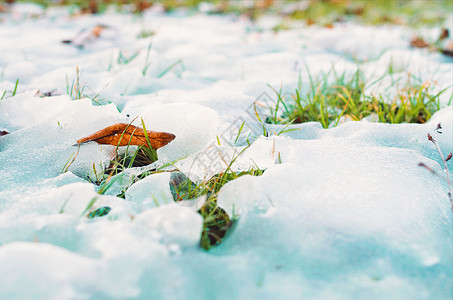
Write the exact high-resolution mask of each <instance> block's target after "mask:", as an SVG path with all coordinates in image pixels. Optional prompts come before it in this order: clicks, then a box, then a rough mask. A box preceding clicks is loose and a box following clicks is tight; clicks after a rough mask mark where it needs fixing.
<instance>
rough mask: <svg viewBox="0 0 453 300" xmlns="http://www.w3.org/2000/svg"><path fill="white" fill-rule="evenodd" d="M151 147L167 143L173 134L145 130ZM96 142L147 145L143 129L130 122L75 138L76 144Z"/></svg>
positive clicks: (159, 146)
mask: <svg viewBox="0 0 453 300" xmlns="http://www.w3.org/2000/svg"><path fill="white" fill-rule="evenodd" d="M147 133H148V138H149V141H150V144H151V147H152V148H153V149H155V150H157V149H159V148H161V147H163V146H165V145H167V144H168V143H170V142H171V141H173V140H174V139H175V135H174V134H171V133H167V132H157V131H150V130H148V131H147ZM88 142H96V143H98V144H103V145H113V146H127V145H137V146H145V147H148V143H147V141H146V137H145V131H144V130H143V129H142V128H140V127H136V126H133V125H130V124H124V123H118V124H115V125H112V126H109V127H106V128H104V129H102V130H99V131H97V132H95V133H93V134H91V135H89V136H87V137H84V138H81V139H79V140H77V143H78V144H83V143H88Z"/></svg>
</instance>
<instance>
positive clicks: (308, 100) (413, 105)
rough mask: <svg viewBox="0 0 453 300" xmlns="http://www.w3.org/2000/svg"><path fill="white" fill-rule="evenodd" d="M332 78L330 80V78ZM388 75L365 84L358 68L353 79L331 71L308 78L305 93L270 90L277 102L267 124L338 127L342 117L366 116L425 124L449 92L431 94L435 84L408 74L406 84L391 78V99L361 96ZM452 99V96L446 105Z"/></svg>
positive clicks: (353, 118)
mask: <svg viewBox="0 0 453 300" xmlns="http://www.w3.org/2000/svg"><path fill="white" fill-rule="evenodd" d="M332 76H333V77H334V80H333V81H332V80H331V79H329V78H331V77H332ZM387 76H391V75H390V74H386V75H384V76H382V77H380V78H379V79H378V80H376V81H374V82H367V81H366V80H365V77H364V75H363V73H362V72H361V71H360V70H359V69H357V71H356V72H355V73H354V74H353V75H352V76H347V74H346V73H342V74H338V73H336V72H335V70H334V69H332V70H331V71H330V72H329V73H327V74H323V75H322V76H321V77H319V78H317V79H315V78H313V76H311V75H309V87H308V91H307V92H302V90H303V89H302V85H301V84H300V86H299V87H298V88H297V89H296V90H295V92H294V93H292V94H289V95H283V94H282V90H281V89H280V90H276V89H274V88H272V87H271V88H272V90H273V91H274V92H275V95H276V97H277V103H276V105H275V107H272V108H271V111H270V115H269V116H268V117H267V119H266V123H270V124H291V123H304V122H319V123H321V125H322V126H323V127H324V128H329V127H332V126H337V125H338V124H339V123H340V121H341V119H342V118H347V119H350V120H354V121H358V120H362V119H364V118H366V117H372V118H373V120H374V121H378V122H382V123H391V124H396V123H425V122H426V121H428V120H429V119H430V118H431V116H432V114H433V113H435V112H436V111H438V110H439V109H440V108H441V106H440V95H441V94H443V93H445V92H447V91H448V90H451V87H449V88H446V89H444V90H442V91H440V92H438V93H433V92H432V90H433V86H434V85H435V83H433V82H421V81H420V80H418V79H417V78H414V77H413V76H409V75H408V77H407V79H406V81H405V82H404V81H403V80H397V79H394V81H393V84H392V88H395V90H396V93H395V95H394V96H393V97H392V98H388V97H387V96H385V95H382V94H378V95H376V94H371V95H366V94H365V93H364V91H365V89H367V88H370V87H372V86H373V85H375V84H378V83H379V82H380V81H381V80H383V79H384V78H386V77H387ZM452 98H453V95H452V97H450V101H449V103H448V105H450V104H451V100H452Z"/></svg>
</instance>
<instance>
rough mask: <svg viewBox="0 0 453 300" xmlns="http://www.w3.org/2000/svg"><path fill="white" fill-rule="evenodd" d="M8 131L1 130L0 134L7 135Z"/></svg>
mask: <svg viewBox="0 0 453 300" xmlns="http://www.w3.org/2000/svg"><path fill="white" fill-rule="evenodd" d="M8 133H9V132H8V131H6V130H0V136H3V135H7V134H8Z"/></svg>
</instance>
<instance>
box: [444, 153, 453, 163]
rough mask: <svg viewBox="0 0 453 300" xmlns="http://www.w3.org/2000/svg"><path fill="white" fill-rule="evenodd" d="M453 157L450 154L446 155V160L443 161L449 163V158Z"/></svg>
mask: <svg viewBox="0 0 453 300" xmlns="http://www.w3.org/2000/svg"><path fill="white" fill-rule="evenodd" d="M452 156H453V154H452V153H451V152H450V154H448V156H447V158H446V159H445V161H449V160H450V159H451V157H452Z"/></svg>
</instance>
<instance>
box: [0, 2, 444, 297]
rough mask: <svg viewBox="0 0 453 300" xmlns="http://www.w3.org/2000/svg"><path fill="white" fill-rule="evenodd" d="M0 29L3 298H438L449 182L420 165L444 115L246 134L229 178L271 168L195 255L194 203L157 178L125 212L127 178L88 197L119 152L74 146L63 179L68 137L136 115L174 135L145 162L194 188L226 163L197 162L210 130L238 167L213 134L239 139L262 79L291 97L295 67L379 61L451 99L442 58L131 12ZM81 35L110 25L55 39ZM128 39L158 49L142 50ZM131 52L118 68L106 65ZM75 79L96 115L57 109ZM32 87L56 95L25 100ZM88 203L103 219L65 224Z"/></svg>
mask: <svg viewBox="0 0 453 300" xmlns="http://www.w3.org/2000/svg"><path fill="white" fill-rule="evenodd" d="M31 15H33V16H34V17H33V18H29V16H31ZM0 17H1V22H2V24H1V26H0V37H1V40H2V41H7V42H3V43H0V53H1V55H0V67H1V70H2V71H1V77H0V91H4V90H7V91H8V92H7V94H6V97H5V99H3V100H1V101H0V129H1V130H8V131H9V132H10V134H8V135H6V136H3V137H0V278H1V280H0V299H27V298H33V299H101V298H121V299H126V298H141V299H451V298H452V290H453V280H452V278H453V270H452V264H453V255H452V253H453V248H452V247H453V246H452V241H453V236H452V219H453V218H452V214H451V211H450V208H449V202H448V198H447V190H448V187H447V185H446V183H445V182H444V181H443V180H441V179H440V178H438V177H435V176H433V175H432V174H430V173H429V172H428V171H426V170H425V169H422V168H420V167H418V163H420V162H423V163H425V164H426V165H428V166H430V167H431V168H433V169H434V170H435V171H436V172H437V173H439V174H441V173H442V172H443V170H442V167H441V166H442V161H441V160H440V158H439V156H438V154H437V152H436V150H435V148H434V145H433V144H432V143H430V142H429V141H428V140H427V138H426V134H427V133H428V132H431V133H433V130H434V128H435V127H436V125H437V123H438V122H441V123H442V125H443V128H444V129H443V134H442V135H439V136H437V139H438V143H439V145H440V148H441V150H442V151H443V153H445V154H446V153H448V152H451V151H452V150H453V110H452V107H446V108H444V109H443V110H441V111H439V112H438V113H437V114H436V115H435V116H434V117H433V118H432V120H431V121H430V122H428V123H427V124H425V125H417V124H401V125H388V124H377V123H370V122H366V121H362V122H347V123H345V124H342V125H340V126H338V127H336V128H333V129H328V130H325V129H322V128H321V126H320V125H319V124H316V123H306V124H302V125H297V126H295V125H294V126H291V127H292V128H293V127H297V128H300V130H298V131H292V132H288V133H286V134H282V135H280V136H275V135H271V136H270V137H259V138H257V139H256V140H255V141H254V143H253V144H252V146H251V147H250V148H248V150H247V151H246V152H244V153H243V154H244V155H243V156H241V157H240V159H238V161H237V162H236V164H235V165H233V169H234V170H244V169H247V168H248V167H250V166H254V165H257V166H259V167H260V168H267V170H266V172H265V173H264V174H263V175H262V176H260V177H250V176H244V177H241V178H239V179H237V180H235V181H232V182H230V183H228V184H227V185H225V186H224V187H223V189H222V190H221V192H220V194H219V198H218V202H219V205H220V206H221V207H223V208H224V209H225V210H226V211H227V212H228V213H229V214H230V216H233V215H236V216H238V217H239V219H238V220H237V221H236V222H235V223H234V226H233V228H232V229H231V230H230V231H229V232H228V237H227V238H226V239H225V241H224V242H223V243H222V244H221V245H220V246H218V247H216V248H213V249H212V250H211V251H210V252H205V251H203V250H202V249H201V248H200V246H199V240H200V234H201V230H202V218H201V216H200V215H198V214H197V213H196V212H195V211H194V210H196V208H194V207H190V205H177V204H175V203H174V201H173V199H172V196H171V191H170V188H169V181H170V175H169V173H161V174H154V175H151V176H148V177H147V178H145V179H143V180H141V181H138V182H136V183H134V184H133V185H132V186H131V187H130V188H129V189H128V190H127V192H126V200H123V199H121V198H117V197H115V196H114V195H115V194H118V193H119V192H120V191H121V186H122V185H127V184H130V183H132V182H133V175H134V173H133V172H134V171H131V172H129V173H125V174H124V175H121V177H120V180H118V181H116V183H117V185H116V186H114V187H112V189H111V190H110V192H111V194H110V193H107V194H109V195H99V194H97V193H96V190H95V186H94V185H93V184H91V183H89V182H88V181H87V180H86V179H87V177H89V178H91V179H94V178H96V176H97V175H99V174H100V173H102V170H103V169H104V168H105V167H106V165H107V163H108V160H109V159H110V158H111V157H112V155H114V151H115V149H114V147H113V146H99V145H97V144H95V143H89V144H86V145H83V146H82V147H80V149H79V152H78V155H77V158H76V160H75V161H74V163H73V164H71V165H70V167H69V169H68V171H69V172H67V173H63V174H61V172H62V170H64V169H65V165H66V163H67V162H68V160H69V159H70V157H71V155H74V154H75V153H76V152H77V146H73V144H74V143H75V141H76V140H77V139H79V138H81V137H84V136H87V135H89V134H91V133H93V132H95V131H97V130H99V129H102V128H104V127H106V126H109V125H112V124H114V123H118V122H131V121H133V120H134V118H135V117H139V118H138V119H136V120H135V121H134V122H135V123H134V124H136V125H140V117H142V118H143V120H144V122H145V124H146V125H147V128H148V129H151V130H158V131H167V132H171V133H174V134H175V135H176V139H175V140H174V141H173V142H172V143H170V144H169V145H167V146H166V147H164V148H161V149H160V150H159V151H158V154H159V158H160V160H161V161H162V163H163V162H166V161H172V160H176V159H181V160H179V162H178V163H177V166H178V168H180V170H181V171H183V172H184V173H185V174H186V175H187V176H189V177H190V178H192V179H193V180H194V181H199V180H202V179H203V178H205V177H206V175H207V172H208V171H211V172H215V171H217V169H216V168H220V169H221V168H222V164H221V163H220V167H219V165H218V164H216V165H214V170H212V169H209V170H207V169H206V168H203V166H205V165H202V166H200V165H198V166H195V167H194V163H195V162H196V161H197V158H198V157H199V156H200V155H202V154H203V153H204V151H206V150H207V149H211V148H212V147H215V145H216V136H220V137H221V139H222V143H223V144H222V146H220V147H217V148H216V149H217V150H218V151H220V152H222V153H223V154H224V155H227V156H228V155H229V156H234V155H235V153H237V152H238V151H240V150H241V149H242V148H241V147H235V148H232V147H229V146H227V145H228V143H231V142H232V140H233V141H234V140H235V136H234V135H233V136H231V135H228V134H226V133H225V132H226V131H225V130H227V131H228V129H229V128H231V127H230V126H235V127H234V128H235V129H236V130H237V129H238V128H239V126H240V125H241V123H240V122H239V123H237V120H238V119H237V118H238V117H243V118H244V120H248V123H247V126H246V128H245V131H244V132H245V133H253V132H255V133H259V130H260V128H259V125H258V124H257V123H256V122H255V123H254V122H252V121H250V120H251V118H250V117H248V114H247V109H249V108H250V105H251V104H252V103H253V101H254V99H255V98H256V97H258V96H260V95H261V94H262V93H263V92H268V93H271V91H270V90H269V88H267V87H266V84H267V83H269V84H270V85H271V86H275V87H276V86H279V85H280V84H283V88H284V90H293V89H294V88H295V87H296V86H297V82H298V80H299V73H300V74H301V79H302V81H303V82H304V83H305V84H306V83H307V82H308V73H307V72H306V70H305V67H304V65H305V64H306V65H308V66H309V67H310V71H311V72H312V73H313V74H318V73H319V72H321V71H327V70H329V68H331V66H332V64H334V65H335V67H336V68H337V70H338V71H354V70H355V67H354V63H353V61H352V59H354V58H357V59H360V60H366V61H367V62H366V63H364V64H363V66H362V69H363V70H364V71H365V72H366V74H367V76H370V77H373V76H376V74H379V72H381V71H383V70H382V69H383V68H384V69H385V68H386V67H387V66H388V63H389V62H390V61H392V62H395V63H397V64H398V66H400V67H403V68H404V70H405V71H406V72H407V71H409V72H411V73H412V74H419V75H420V77H421V79H422V80H436V81H437V84H438V88H439V89H443V88H445V87H448V86H449V85H451V84H452V83H453V70H452V61H451V59H448V58H445V57H443V56H441V55H440V54H436V53H429V52H428V51H426V50H413V49H410V48H409V47H408V41H409V40H410V37H411V32H410V31H409V30H407V29H405V28H401V27H389V26H386V27H378V28H374V27H363V26H358V25H353V24H349V25H348V24H345V25H341V26H337V27H335V28H333V29H321V28H316V27H310V28H305V27H301V28H298V29H293V30H289V31H283V32H280V33H278V34H274V33H272V32H271V31H270V30H269V28H271V27H272V26H273V25H272V20H269V19H266V22H263V24H260V23H258V25H253V24H251V23H250V22H249V21H247V20H245V19H237V18H234V17H230V16H205V15H202V14H200V15H198V14H197V15H192V16H188V15H184V14H180V15H178V13H176V14H173V15H165V14H162V13H161V12H160V11H158V10H155V9H154V10H149V11H147V12H146V13H145V14H144V15H143V17H137V16H132V15H124V14H122V15H118V14H114V13H106V14H105V15H100V16H79V17H70V16H69V15H68V11H67V9H49V10H47V11H44V10H42V9H41V8H39V7H38V6H33V5H15V6H13V8H12V10H11V12H10V13H8V14H2V15H0ZM97 24H104V25H106V26H107V28H106V29H105V31H104V32H103V34H102V35H101V37H100V38H99V39H94V40H93V41H91V42H90V43H87V44H86V46H85V47H84V48H83V49H79V48H77V47H73V46H71V45H66V44H62V43H61V41H62V40H65V39H69V38H72V37H74V36H76V35H77V34H78V32H79V31H81V30H87V29H90V28H92V27H93V26H95V25H97ZM274 25H275V24H274ZM256 26H258V27H259V26H261V27H262V29H263V30H262V31H260V30H257V27H256ZM450 27H451V25H450ZM142 30H148V31H154V32H155V35H154V36H153V37H152V38H146V39H139V38H137V35H138V34H139V33H140V32H141V31H142ZM151 39H152V47H151V48H149V45H150V41H151ZM148 49H149V50H148ZM134 53H138V54H137V56H136V57H135V58H134V59H133V60H131V61H130V62H129V63H124V61H121V60H120V59H119V57H120V56H121V55H123V56H126V57H131V56H132V55H133V54H134ZM172 65H174V66H173V68H170V69H169V70H168V71H167V72H166V70H167V69H168V67H170V66H172ZM77 66H78V68H79V70H80V74H79V76H80V78H79V86H85V87H86V89H84V93H85V94H88V95H89V96H91V97H94V96H95V95H96V94H98V93H100V96H99V97H98V98H99V99H100V100H101V99H107V100H108V101H110V102H111V103H112V104H108V105H103V106H96V105H93V102H92V101H91V100H90V99H88V98H85V99H80V100H73V99H72V98H71V97H70V96H67V95H66V92H67V89H70V88H71V86H73V83H74V82H75V79H76V67H77ZM145 67H146V72H144V69H145ZM143 73H145V75H143ZM17 78H19V85H18V90H17V94H16V95H15V96H14V97H10V96H11V94H12V93H11V91H13V90H14V85H15V82H16V79H17ZM37 90H39V91H40V92H41V93H46V92H52V93H55V94H58V93H59V94H61V96H55V97H45V98H40V97H38V96H36V92H37ZM447 94H448V95H447V97H445V98H443V99H445V101H444V103H443V104H446V101H447V100H448V98H449V97H450V96H451V90H449V91H448V93H447ZM119 111H121V112H119ZM232 124H233V125H232ZM282 128H283V127H282V126H275V125H274V126H271V125H269V126H268V130H269V131H270V132H272V130H273V131H275V132H279V131H280V130H282ZM252 136H253V135H252ZM248 137H250V136H248ZM246 139H247V135H245V136H241V137H240V139H239V142H238V143H237V144H239V145H241V146H244V145H245V141H246ZM222 147H223V148H222ZM218 148H220V149H218ZM235 151H237V152H235ZM277 153H280V156H279V158H278V157H277ZM278 159H280V160H281V162H282V163H281V164H275V163H274V162H275V161H276V160H278ZM452 161H453V160H452ZM452 161H450V162H449V164H448V166H449V168H450V169H453V164H452ZM93 165H94V166H95V167H94V170H93ZM135 175H137V174H135ZM93 199H97V201H96V202H95V205H94V207H93V209H95V208H99V207H103V206H109V207H111V208H112V210H111V212H110V213H109V214H108V215H107V216H105V217H102V218H98V219H94V220H88V219H86V218H83V217H81V215H82V214H83V213H84V210H85V208H86V206H87V205H88V204H89V203H90V202H91V201H92V200H93ZM200 201H201V203H202V201H204V199H200Z"/></svg>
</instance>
